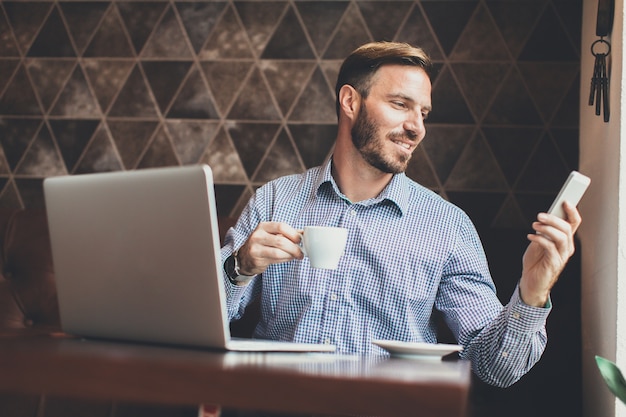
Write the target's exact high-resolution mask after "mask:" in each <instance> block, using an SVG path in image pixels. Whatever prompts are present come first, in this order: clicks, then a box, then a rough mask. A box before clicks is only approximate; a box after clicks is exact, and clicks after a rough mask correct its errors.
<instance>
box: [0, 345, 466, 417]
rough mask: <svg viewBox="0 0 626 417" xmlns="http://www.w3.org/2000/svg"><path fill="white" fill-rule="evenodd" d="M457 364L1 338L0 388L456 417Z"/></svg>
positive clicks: (462, 388) (460, 382)
mask: <svg viewBox="0 0 626 417" xmlns="http://www.w3.org/2000/svg"><path fill="white" fill-rule="evenodd" d="M469 386H470V367H469V363H468V362H466V361H457V360H453V361H420V360H415V359H400V358H392V359H390V358H387V357H382V356H375V357H367V356H345V355H335V354H320V353H317V354H298V353H295V354H290V353H224V352H215V351H204V350H196V349H181V348H174V347H162V346H148V345H140V344H129V343H113V342H104V341H86V340H80V339H68V338H54V337H43V336H41V337H24V338H0V391H5V392H19V393H30V394H37V393H47V394H50V395H63V396H72V397H77V398H89V399H96V400H97V399H106V400H110V399H117V400H122V401H140V402H148V403H155V404H177V405H184V404H187V405H195V404H201V403H204V404H220V405H222V406H223V407H231V408H238V409H251V410H266V411H276V412H292V413H321V414H365V415H377V416H411V417H415V416H441V417H445V416H465V415H466V413H467V410H466V409H467V403H468V395H469Z"/></svg>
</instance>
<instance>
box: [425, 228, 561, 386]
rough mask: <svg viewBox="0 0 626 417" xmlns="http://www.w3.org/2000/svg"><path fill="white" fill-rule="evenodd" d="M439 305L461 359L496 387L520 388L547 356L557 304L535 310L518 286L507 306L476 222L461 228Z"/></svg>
mask: <svg viewBox="0 0 626 417" xmlns="http://www.w3.org/2000/svg"><path fill="white" fill-rule="evenodd" d="M436 306H437V308H438V309H439V310H441V311H442V312H443V314H444V316H445V319H446V323H447V324H448V326H449V327H450V329H451V331H452V332H453V333H454V334H455V336H456V337H457V340H458V341H459V343H460V344H461V345H463V351H462V352H461V358H462V359H468V360H470V361H471V363H472V369H473V370H474V373H475V374H476V375H477V376H478V377H479V378H480V379H481V380H483V381H485V382H486V383H488V384H490V385H494V386H498V387H508V386H510V385H512V384H514V383H515V382H516V381H518V380H519V379H520V378H521V377H522V376H523V375H524V374H526V373H527V372H528V371H529V370H530V369H531V368H532V367H533V366H534V365H535V363H537V361H538V360H539V359H540V358H541V355H542V354H543V351H544V349H545V346H546V343H547V336H546V330H545V323H546V319H547V317H548V315H549V313H550V311H551V304H550V303H548V305H547V307H546V308H538V307H532V306H529V305H527V304H525V303H524V302H523V301H522V299H521V298H520V295H519V289H518V288H517V287H516V289H515V291H514V292H513V295H512V296H511V299H510V301H509V303H508V304H507V305H506V306H502V304H501V302H500V301H499V299H498V298H497V296H496V290H495V285H494V284H493V281H492V279H491V275H490V273H489V269H488V265H487V260H486V256H485V254H484V250H483V249H482V244H481V243H480V240H479V238H478V234H477V232H476V231H475V228H474V227H473V225H471V222H465V223H464V224H463V226H462V227H461V228H460V232H459V238H458V240H457V242H456V244H455V247H454V249H453V250H452V252H451V256H450V260H449V261H448V263H447V265H446V268H445V271H444V274H443V277H442V281H441V285H440V289H439V294H438V295H437V302H436Z"/></svg>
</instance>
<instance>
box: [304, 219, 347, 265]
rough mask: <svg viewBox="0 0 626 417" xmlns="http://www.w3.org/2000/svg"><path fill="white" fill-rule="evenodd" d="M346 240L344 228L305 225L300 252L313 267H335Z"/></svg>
mask: <svg viewBox="0 0 626 417" xmlns="http://www.w3.org/2000/svg"><path fill="white" fill-rule="evenodd" d="M347 240H348V229H346V228H343V227H327V226H306V227H305V228H304V232H303V233H302V252H304V255H305V256H306V257H308V258H309V262H311V266H312V267H313V268H322V269H337V265H339V259H340V258H341V255H343V252H344V249H345V247H346V241H347Z"/></svg>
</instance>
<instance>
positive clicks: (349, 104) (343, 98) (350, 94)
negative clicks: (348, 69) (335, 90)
mask: <svg viewBox="0 0 626 417" xmlns="http://www.w3.org/2000/svg"><path fill="white" fill-rule="evenodd" d="M361 100H362V97H361V95H360V94H359V92H358V91H356V90H355V89H354V87H352V86H351V85H348V84H344V85H343V86H342V87H341V89H340V90H339V111H340V113H344V114H345V115H346V116H347V117H348V118H349V119H352V120H354V119H356V116H357V115H358V111H359V109H360V108H361Z"/></svg>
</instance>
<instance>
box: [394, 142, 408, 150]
mask: <svg viewBox="0 0 626 417" xmlns="http://www.w3.org/2000/svg"><path fill="white" fill-rule="evenodd" d="M393 143H395V144H396V145H398V146H400V147H402V148H404V149H406V150H411V145H410V144H408V143H406V142H400V141H397V140H394V141H393Z"/></svg>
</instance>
